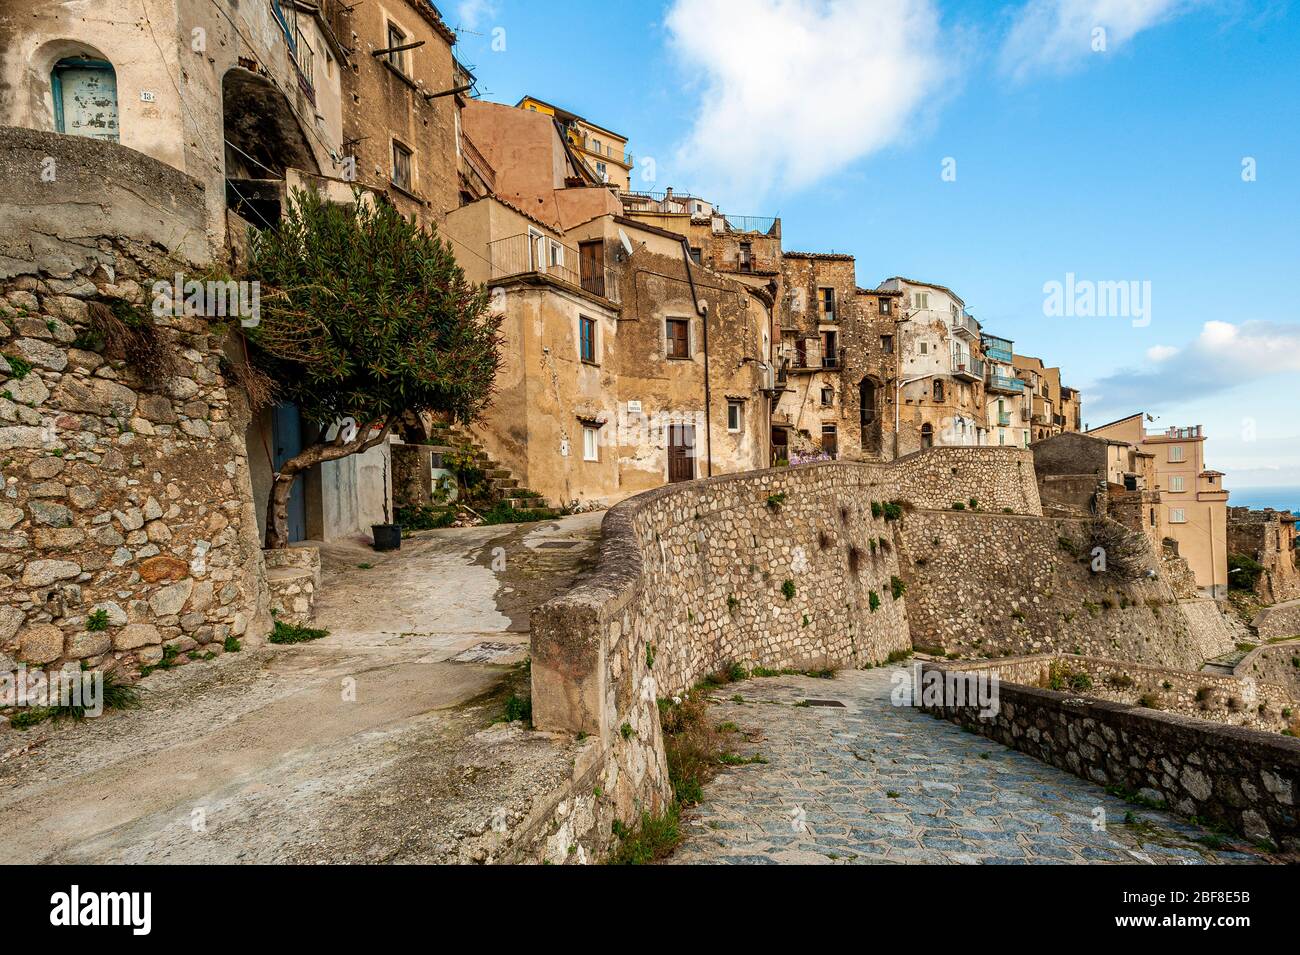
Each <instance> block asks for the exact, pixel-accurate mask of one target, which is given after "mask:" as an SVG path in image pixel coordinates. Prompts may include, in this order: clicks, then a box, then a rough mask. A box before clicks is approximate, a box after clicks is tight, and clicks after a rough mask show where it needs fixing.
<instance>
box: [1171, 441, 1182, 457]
mask: <svg viewBox="0 0 1300 955" xmlns="http://www.w3.org/2000/svg"><path fill="white" fill-rule="evenodd" d="M1169 460H1170V461H1181V460H1183V446H1182V445H1181V444H1172V445H1170V446H1169Z"/></svg>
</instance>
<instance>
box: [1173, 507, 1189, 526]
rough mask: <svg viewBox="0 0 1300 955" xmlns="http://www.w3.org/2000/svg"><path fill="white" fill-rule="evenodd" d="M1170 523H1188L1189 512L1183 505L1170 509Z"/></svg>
mask: <svg viewBox="0 0 1300 955" xmlns="http://www.w3.org/2000/svg"><path fill="white" fill-rule="evenodd" d="M1169 523H1170V524H1186V523H1187V512H1186V511H1185V510H1184V509H1183V508H1181V507H1171V508H1170V509H1169Z"/></svg>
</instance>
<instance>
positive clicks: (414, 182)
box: [334, 0, 491, 226]
mask: <svg viewBox="0 0 1300 955" xmlns="http://www.w3.org/2000/svg"><path fill="white" fill-rule="evenodd" d="M334 23H335V25H336V28H337V29H338V33H339V36H340V37H341V38H342V39H343V40H344V42H345V43H346V44H347V46H348V49H349V50H350V56H349V57H348V62H347V65H346V69H347V71H348V72H347V76H346V79H345V82H344V84H343V85H344V104H343V139H344V146H345V149H344V152H345V153H346V155H347V157H348V161H349V163H352V164H354V168H353V169H351V170H350V171H354V173H355V178H356V181H357V182H358V183H359V184H361V185H363V186H365V187H367V188H368V189H370V190H372V191H373V192H375V193H376V194H380V195H383V196H384V197H385V198H386V199H387V200H388V201H389V202H391V203H392V204H393V205H394V206H395V207H396V208H397V209H398V210H400V211H401V212H402V213H403V214H404V215H407V216H414V217H415V219H416V221H417V222H419V223H420V224H421V225H425V226H429V225H435V226H439V225H441V223H442V220H443V219H444V218H445V216H446V215H447V213H448V212H450V211H451V210H452V209H454V208H456V206H458V205H459V204H460V196H461V192H462V180H461V170H462V168H463V169H464V171H465V172H466V173H469V172H470V171H471V170H472V169H473V168H474V165H473V162H472V160H467V161H462V156H461V152H462V148H461V135H460V111H461V110H462V109H463V108H464V106H465V104H466V102H467V99H466V97H465V94H466V93H467V92H468V89H467V87H471V86H472V85H473V77H472V76H470V75H468V73H467V71H465V69H464V67H463V66H462V65H461V64H460V63H459V62H457V60H456V59H455V57H454V56H453V55H452V47H453V46H454V45H455V43H456V34H455V33H453V32H452V31H451V29H450V28H448V26H447V25H446V24H445V23H444V22H443V20H442V18H441V17H440V16H439V15H438V11H437V10H436V9H435V8H434V7H433V5H432V4H430V3H428V2H427V0H389V2H387V3H383V4H380V3H361V4H357V3H353V4H347V5H339V6H338V7H337V8H336V15H335V19H334ZM479 175H480V176H484V177H490V175H491V171H490V169H483V170H479Z"/></svg>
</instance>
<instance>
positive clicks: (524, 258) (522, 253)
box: [488, 233, 619, 302]
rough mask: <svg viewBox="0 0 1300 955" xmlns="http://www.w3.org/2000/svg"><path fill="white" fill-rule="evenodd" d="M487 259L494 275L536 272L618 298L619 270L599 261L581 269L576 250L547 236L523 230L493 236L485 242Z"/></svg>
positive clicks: (613, 299)
mask: <svg viewBox="0 0 1300 955" xmlns="http://www.w3.org/2000/svg"><path fill="white" fill-rule="evenodd" d="M488 260H489V262H491V265H492V278H493V279H499V278H504V277H505V276H507V275H521V274H525V273H529V272H537V273H539V274H542V275H549V276H550V277H551V278H554V279H559V280H560V281H562V282H568V283H569V284H570V285H576V286H578V287H579V288H582V289H585V290H586V291H588V292H591V293H592V294H593V295H599V296H601V297H603V298H607V299H609V300H610V301H612V302H617V301H619V289H618V272H616V271H614V270H613V269H609V268H605V267H604V266H601V265H596V266H595V267H594V268H589V269H585V270H580V268H579V258H578V250H577V249H575V248H573V247H572V246H568V245H565V244H564V243H563V242H560V241H559V240H558V239H553V238H551V237H550V236H546V235H541V236H539V235H537V234H535V233H525V234H522V235H512V236H507V237H505V238H503V239H495V240H493V241H492V242H489V243H488Z"/></svg>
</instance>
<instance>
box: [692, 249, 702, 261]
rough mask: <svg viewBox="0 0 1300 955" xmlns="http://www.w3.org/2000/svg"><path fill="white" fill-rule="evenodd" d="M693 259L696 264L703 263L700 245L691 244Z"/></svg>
mask: <svg viewBox="0 0 1300 955" xmlns="http://www.w3.org/2000/svg"><path fill="white" fill-rule="evenodd" d="M691 261H692V262H694V263H695V264H696V265H702V264H703V260H702V254H701V252H700V247H699V246H698V245H694V246H691Z"/></svg>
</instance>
